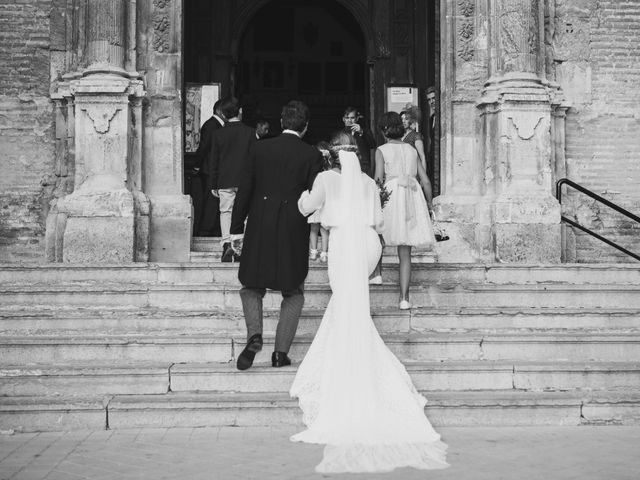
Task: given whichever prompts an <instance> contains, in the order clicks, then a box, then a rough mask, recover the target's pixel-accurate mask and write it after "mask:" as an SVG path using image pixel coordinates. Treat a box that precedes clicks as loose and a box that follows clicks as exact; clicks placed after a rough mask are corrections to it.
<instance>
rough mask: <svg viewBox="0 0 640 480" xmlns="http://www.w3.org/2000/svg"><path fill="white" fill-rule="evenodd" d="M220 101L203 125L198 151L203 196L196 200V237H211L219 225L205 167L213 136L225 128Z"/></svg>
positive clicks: (198, 166)
mask: <svg viewBox="0 0 640 480" xmlns="http://www.w3.org/2000/svg"><path fill="white" fill-rule="evenodd" d="M221 103H222V102H221V101H220V100H218V101H217V102H216V103H215V104H214V105H213V115H212V116H211V117H210V118H209V119H208V120H207V121H206V122H204V123H203V124H202V127H201V128H200V142H199V143H198V150H197V151H196V168H197V169H198V171H199V172H200V175H199V180H200V186H199V187H198V190H199V191H200V192H201V194H200V195H199V196H198V197H199V198H197V199H196V198H194V202H193V204H194V213H193V215H194V218H195V226H194V227H195V228H194V233H195V235H200V236H211V235H213V234H214V232H215V231H216V230H218V223H219V218H218V217H219V213H218V209H219V207H220V206H219V202H218V199H217V198H216V197H214V196H213V194H212V193H211V189H210V188H209V180H208V178H207V175H206V173H205V169H204V165H205V164H206V163H207V162H208V159H209V155H211V136H212V135H213V132H215V131H216V130H218V129H220V128H222V127H224V123H225V122H224V118H223V116H222V113H221V112H220V104H221Z"/></svg>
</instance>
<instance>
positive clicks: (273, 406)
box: [0, 390, 640, 432]
mask: <svg viewBox="0 0 640 480" xmlns="http://www.w3.org/2000/svg"><path fill="white" fill-rule="evenodd" d="M425 393H426V396H427V399H428V403H427V406H426V408H425V413H426V415H427V416H428V418H429V420H430V421H431V423H432V424H433V425H434V426H436V427H442V426H476V425H483V426H532V425H603V424H604V425H606V424H616V425H639V424H640V393H639V392H637V391H630V392H626V391H620V392H525V391H518V390H512V391H506V392H503V391H495V390H493V391H474V392H449V391H437V392H425ZM301 416H302V414H301V411H300V409H299V408H298V405H297V402H296V400H295V399H291V398H289V396H288V395H287V394H281V393H264V392H259V393H241V394H239V393H191V392H190V393H183V392H179V393H174V392H170V393H165V394H157V395H115V396H111V397H102V396H99V397H95V396H93V397H88V398H79V397H72V398H68V397H49V398H42V397H8V398H5V397H0V429H2V430H14V431H24V432H31V431H64V430H79V429H89V430H98V429H105V428H109V429H124V428H144V427H162V428H172V427H190V428H193V427H212V426H273V425H297V426H298V427H300V428H301V429H302V428H303V425H302V419H301Z"/></svg>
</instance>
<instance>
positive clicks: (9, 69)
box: [0, 0, 55, 261]
mask: <svg viewBox="0 0 640 480" xmlns="http://www.w3.org/2000/svg"><path fill="white" fill-rule="evenodd" d="M50 10H51V1H50V0H30V1H16V0H11V1H9V0H0V25H2V28H0V65H2V68H0V261H14V260H22V259H25V258H29V259H34V258H41V257H42V256H43V254H42V251H43V250H42V247H41V241H42V239H43V236H44V219H45V217H46V211H47V209H48V202H49V199H50V198H51V196H52V194H53V188H54V186H53V185H52V184H55V179H53V178H52V176H53V174H54V169H53V164H54V150H55V147H54V138H53V137H54V127H53V108H52V103H51V100H50V98H49V86H50V74H49V65H50V52H49V44H50V34H49V21H50Z"/></svg>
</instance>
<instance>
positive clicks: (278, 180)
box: [231, 133, 322, 290]
mask: <svg viewBox="0 0 640 480" xmlns="http://www.w3.org/2000/svg"><path fill="white" fill-rule="evenodd" d="M321 169H322V156H321V154H320V152H319V151H318V150H317V149H316V148H314V147H312V146H310V145H308V144H306V143H305V142H303V141H302V140H301V139H300V138H298V137H297V136H296V135H293V134H291V133H283V134H282V135H280V136H278V137H275V138H271V139H266V140H261V141H260V142H256V145H255V148H254V154H253V156H252V158H251V159H250V161H249V168H247V171H246V172H245V174H244V175H243V177H242V180H241V183H240V186H239V188H238V193H237V194H236V199H235V203H234V205H233V214H232V217H231V234H240V233H243V231H244V230H245V228H244V221H245V218H247V216H248V218H247V225H246V231H245V232H244V234H245V235H244V243H243V247H242V256H241V259H240V270H239V273H238V277H239V279H240V283H242V285H244V286H245V287H252V288H269V289H272V290H293V289H295V288H297V287H299V286H300V285H302V283H303V282H304V279H305V278H306V277H307V272H308V270H309V260H308V257H309V224H308V223H307V218H306V217H304V216H302V214H301V213H300V212H299V211H298V198H300V194H301V193H302V192H303V191H305V190H310V189H311V187H312V186H313V181H314V179H315V177H316V175H317V174H318V173H319V172H320V171H321Z"/></svg>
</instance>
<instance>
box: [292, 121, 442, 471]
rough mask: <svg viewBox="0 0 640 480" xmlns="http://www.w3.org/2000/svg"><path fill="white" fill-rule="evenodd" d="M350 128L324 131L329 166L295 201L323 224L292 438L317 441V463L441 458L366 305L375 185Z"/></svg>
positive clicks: (402, 463) (361, 467) (430, 465)
mask: <svg viewBox="0 0 640 480" xmlns="http://www.w3.org/2000/svg"><path fill="white" fill-rule="evenodd" d="M356 152H357V147H356V145H355V141H354V139H353V137H351V136H350V135H348V134H345V133H339V134H337V136H336V137H334V138H333V139H332V141H331V155H332V159H333V161H334V168H332V169H331V170H328V171H326V172H322V173H320V174H319V175H318V176H317V178H316V180H315V182H314V184H313V189H312V190H311V192H309V191H306V192H304V193H303V194H302V196H301V197H300V200H299V201H298V208H299V210H300V211H301V212H302V214H303V215H309V214H310V213H312V212H314V211H315V210H317V209H319V208H322V211H321V214H320V218H321V221H322V224H323V226H324V227H326V228H328V229H330V230H331V236H330V242H329V255H328V257H329V263H328V270H329V283H330V286H331V290H332V296H331V300H330V301H329V305H328V306H327V310H326V312H325V314H324V317H323V319H322V323H321V324H320V327H319V329H318V333H317V334H316V337H315V338H314V340H313V342H312V344H311V346H310V348H309V351H308V353H307V355H306V357H305V358H304V360H303V361H302V363H301V364H300V367H299V368H298V372H297V374H296V378H295V380H294V382H293V386H292V387H291V392H290V393H291V396H293V397H297V398H298V400H299V404H300V408H301V409H302V412H303V421H304V423H305V425H306V426H307V429H306V430H304V431H303V432H301V433H298V434H296V435H294V436H292V437H291V440H293V441H296V442H308V443H320V444H325V448H324V456H323V459H322V462H321V463H320V464H319V465H318V466H317V467H316V471H318V472H321V473H339V472H354V473H355V472H385V471H390V470H393V469H394V468H399V467H407V466H410V467H415V468H421V469H435V468H446V467H447V466H448V464H447V463H446V460H445V456H446V448H447V447H446V445H445V444H444V443H442V442H441V441H440V435H438V434H437V433H436V432H435V430H434V429H433V427H432V426H431V424H430V423H429V421H428V420H427V418H426V416H425V414H424V406H425V403H426V400H425V398H424V397H423V396H422V395H420V394H419V393H418V392H417V391H416V389H415V387H414V386H413V383H412V382H411V378H410V377H409V375H408V374H407V371H406V370H405V368H404V366H403V365H402V364H401V363H400V361H399V360H398V359H397V358H396V357H395V356H394V355H393V353H391V351H390V350H389V349H388V348H387V346H386V345H385V344H384V342H383V340H382V339H381V338H380V335H379V334H378V331H377V330H376V328H375V325H374V324H373V321H372V319H371V314H370V312H369V284H368V276H369V273H370V272H371V271H372V270H373V268H374V267H375V265H376V263H377V261H378V259H379V258H380V254H381V248H382V247H381V245H380V241H379V239H378V233H377V232H379V231H381V230H382V226H383V225H382V224H383V220H382V218H383V217H382V210H381V207H380V197H379V194H378V190H377V186H376V184H375V183H374V181H373V180H371V179H370V178H369V177H368V176H367V175H365V174H363V173H362V172H361V171H360V163H359V161H358V157H357V155H356Z"/></svg>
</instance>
